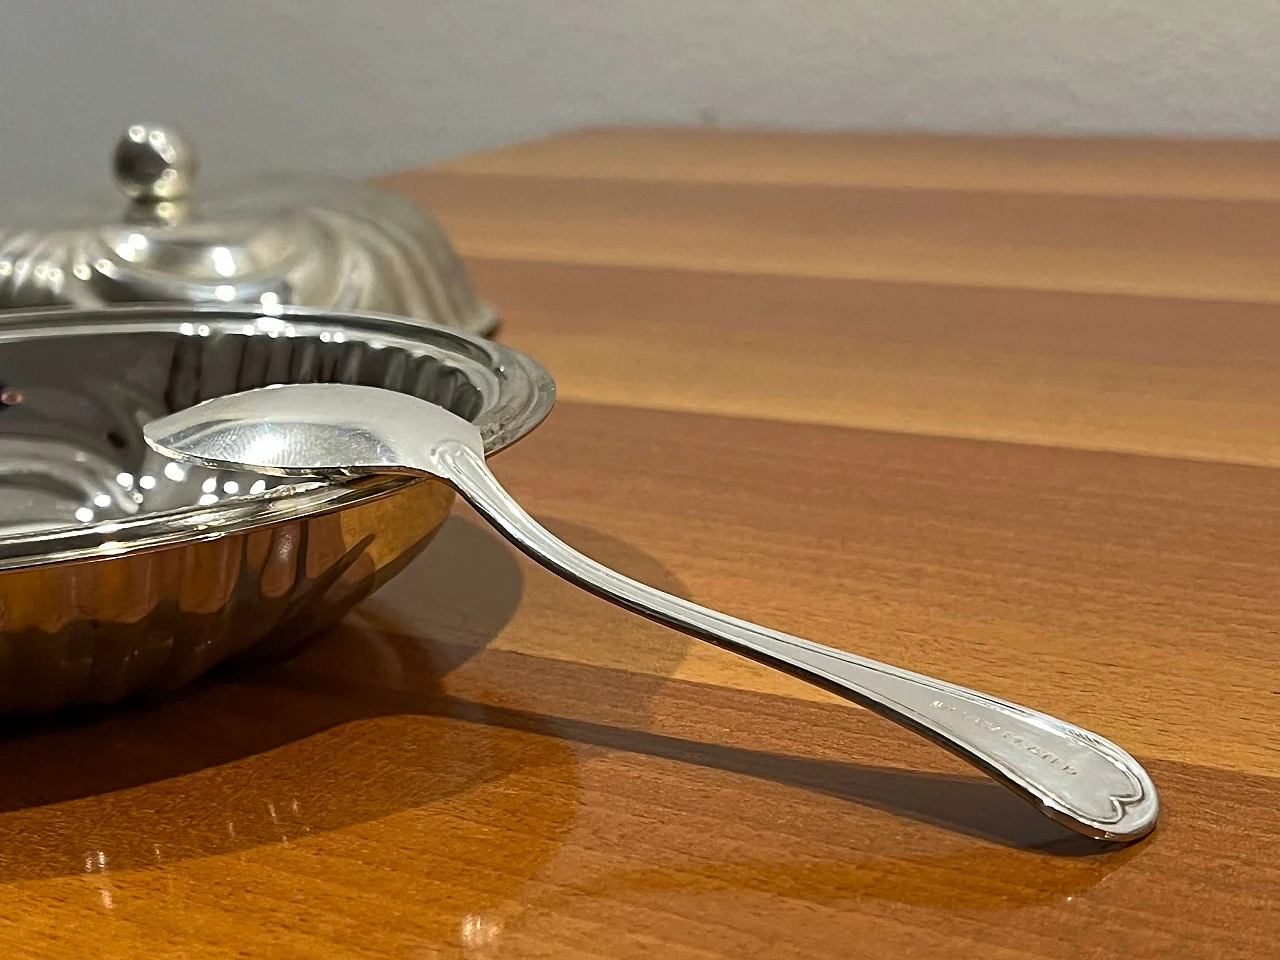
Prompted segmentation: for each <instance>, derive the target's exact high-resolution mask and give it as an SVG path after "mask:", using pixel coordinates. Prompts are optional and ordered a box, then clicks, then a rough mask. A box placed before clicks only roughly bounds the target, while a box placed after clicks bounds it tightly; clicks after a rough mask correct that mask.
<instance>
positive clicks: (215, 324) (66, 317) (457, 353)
mask: <svg viewBox="0 0 1280 960" xmlns="http://www.w3.org/2000/svg"><path fill="white" fill-rule="evenodd" d="M318 326H325V327H328V328H329V330H330V331H331V333H337V332H339V331H340V332H341V334H342V335H343V336H346V335H348V334H350V333H358V334H360V339H361V340H363V341H364V342H373V343H376V344H378V345H380V346H396V345H405V346H410V347H414V348H416V349H418V350H420V351H423V352H434V353H436V354H437V355H440V356H441V357H442V358H446V357H447V358H448V359H449V361H450V362H451V364H452V365H453V366H455V367H457V368H459V369H461V370H462V371H463V373H464V374H467V373H468V370H470V371H472V373H474V372H475V371H477V370H485V371H487V374H488V376H487V377H486V378H485V382H479V383H478V382H477V381H476V378H475V376H473V375H472V374H468V378H469V379H470V380H471V382H472V383H473V384H474V385H475V386H477V387H478V388H479V389H480V391H481V393H482V395H483V396H484V406H483V408H482V409H481V411H480V413H479V414H478V415H477V417H476V420H475V423H476V425H477V426H478V427H479V428H480V432H481V435H482V437H483V438H484V444H485V455H486V456H491V455H493V454H494V453H497V452H498V451H499V450H502V449H504V448H506V447H508V446H510V445H511V444H513V443H515V442H516V441H518V440H520V439H523V438H524V437H525V436H527V435H528V434H529V433H530V432H531V431H532V430H533V429H534V428H535V427H537V426H538V424H540V423H541V422H542V421H543V420H544V419H545V418H546V416H547V414H549V413H550V412H551V409H552V407H553V406H554V405H555V399H556V386H555V381H554V380H553V379H552V377H551V374H550V373H549V372H548V371H547V370H546V368H545V367H543V366H542V365H541V364H540V363H538V362H537V361H536V360H534V359H533V358H532V357H530V356H528V355H527V354H524V353H522V352H520V351H518V350H515V349H512V348H511V347H508V346H505V345H503V344H500V343H494V342H493V341H491V340H486V339H484V338H482V337H478V336H475V335H472V334H470V333H465V332H463V331H461V330H458V329H457V328H455V327H445V326H441V325H439V324H434V323H429V322H427V321H424V320H418V319H415V318H410V317H401V316H394V315H391V314H383V313H373V312H368V311H347V310H331V309H325V308H319V307H301V306H294V305H285V304H280V305H275V304H272V305H270V308H269V309H267V308H265V307H263V306H261V305H256V304H238V303H225V304H224V303H216V304H215V303H198V304H192V303H146V304H121V305H117V304H113V305H110V306H103V307H92V308H82V307H38V308H34V309H30V310H0V345H3V344H4V343H6V342H14V341H21V340H47V339H50V338H54V337H62V336H84V335H96V334H108V333H116V334H119V333H170V332H171V333H177V334H185V335H188V336H207V335H209V334H210V333H211V332H213V331H214V330H215V328H216V329H218V330H219V331H221V332H228V333H241V334H244V335H251V336H253V335H258V336H272V337H278V336H281V335H285V336H292V335H296V333H297V332H298V327H303V328H308V327H309V328H314V327H318ZM424 334H425V336H424ZM490 378H491V379H490ZM418 482H421V481H420V480H418V479H417V478H412V477H391V476H385V477H384V476H380V477H359V478H351V479H350V480H343V481H337V482H334V481H320V480H315V481H306V482H303V483H298V484H288V485H284V486H278V487H275V488H273V489H271V490H268V491H266V492H264V493H260V494H247V495H244V496H241V497H236V498H234V499H229V500H223V501H219V502H218V503H217V504H212V505H208V506H199V505H194V504H193V505H191V506H186V507H179V508H175V509H172V510H163V511H157V512H155V513H148V514H144V515H142V516H139V517H130V518H127V519H124V520H103V521H98V522H95V523H88V524H84V525H82V526H75V527H60V528H57V529H53V530H42V531H39V532H38V533H27V534H15V535H13V536H10V537H4V536H0V547H3V551H4V554H5V555H3V556H0V572H8V571H12V570H20V569H26V568H30V567H36V566H45V565H48V564H55V563H72V562H83V561H90V560H99V559H110V558H113V557H119V556H123V555H125V554H132V553H137V552H142V551H147V550H155V549H159V548H163V547H169V546H173V545H178V544H187V543H196V542H201V541H208V540H216V539H219V538H221V537H225V536H229V535H233V534H241V533H247V532H249V531H251V530H255V529H258V528H260V527H265V526H268V525H271V524H275V523H281V522H287V521H291V520H292V521H297V520H301V519H303V518H306V517H311V516H316V515H319V514H324V513H330V512H334V511H337V510H342V509H345V508H347V507H352V506H356V505H358V504H362V503H367V502H369V501H372V500H375V499H378V498H380V497H383V496H387V495H389V494H392V493H395V492H397V491H399V490H403V489H405V488H406V487H408V486H410V485H412V484H414V483H418Z"/></svg>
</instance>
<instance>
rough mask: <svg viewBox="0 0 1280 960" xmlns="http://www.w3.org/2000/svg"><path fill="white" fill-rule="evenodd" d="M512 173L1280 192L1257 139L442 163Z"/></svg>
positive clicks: (1272, 160)
mask: <svg viewBox="0 0 1280 960" xmlns="http://www.w3.org/2000/svg"><path fill="white" fill-rule="evenodd" d="M436 169H438V170H447V171H450V172H460V173H477V174H499V175H512V176H519V177H531V176H538V177H554V178H567V177H572V178H589V179H620V180H650V181H653V180H667V181H676V182H683V183H739V184H794V185H799V186H814V185H822V186H835V187H882V188H889V189H917V190H969V191H990V192H992V193H997V194H1007V193H1052V194H1078V195H1098V196H1122V197H1133V196H1144V197H1187V198H1200V199H1214V198H1217V199H1240V200H1261V199H1270V200H1275V199H1280V145H1277V144H1275V143H1272V142H1270V141H1264V140H1253V141H1249V140H1235V141H1217V142H1214V141H1197V140H1162V139H1154V138H1124V137H1041V138H1027V137H975V136H969V137H955V136H931V135H927V134H926V135H922V134H893V133H885V134H864V133H859V134H847V133H827V132H808V133H799V132H794V131H786V132H781V131H762V130H725V129H713V128H705V129H700V130H699V129H687V128H686V129H668V130H662V129H653V128H648V127H644V128H626V127H614V128H598V129H587V130H575V131H572V132H569V133H564V134H561V135H559V136H554V137H547V138H546V139H544V140H535V141H532V142H530V143H521V144H517V145H516V146H512V147H507V148H505V149H502V150H495V151H492V152H489V153H481V154H473V155H471V156H466V157H460V158H458V159H456V160H452V161H449V162H446V163H442V164H439V165H438V166H437V167H436Z"/></svg>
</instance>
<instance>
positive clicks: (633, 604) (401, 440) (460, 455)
mask: <svg viewBox="0 0 1280 960" xmlns="http://www.w3.org/2000/svg"><path fill="white" fill-rule="evenodd" d="M146 438H147V442H148V443H149V444H151V446H153V447H154V448H155V449H156V450H158V451H160V452H161V453H163V454H167V455H169V456H171V457H176V458H178V459H180V460H186V461H190V462H193V463H199V464H204V465H205V466H210V467H216V468H222V469H238V470H252V471H256V472H258V473H266V474H274V475H278V476H309V477H316V476H326V475H328V476H333V475H339V476H353V475H359V474H370V473H402V474H410V475H418V476H422V475H429V476H432V477H437V478H439V479H441V480H443V481H445V482H446V483H448V484H449V485H450V486H452V487H453V488H454V489H456V490H457V491H458V492H459V493H460V494H462V496H463V497H465V498H466V499H467V502H469V503H470V504H471V505H472V506H473V507H475V509H476V510H478V511H479V512H480V514H481V515H482V516H483V517H484V518H485V519H486V520H488V521H489V522H490V523H491V524H493V525H494V526H495V527H496V528H497V529H498V530H499V531H500V532H501V533H502V534H503V535H504V536H506V537H507V539H509V540H510V541H511V542H512V543H513V544H515V545H516V546H517V547H519V548H520V549H521V550H523V551H524V552H525V553H526V554H528V555H529V556H530V557H532V558H533V559H534V560H536V561H538V562H539V563H541V564H542V565H543V566H544V567H546V568H548V569H549V570H551V571H553V572H555V573H558V574H560V576H562V577H564V578H565V579H567V580H569V581H571V582H573V583H576V584H578V586H580V587H583V588H585V589H587V590H589V591H591V592H592V593H594V594H596V595H597V596H600V597H603V598H604V599H606V600H611V601H612V602H614V603H616V604H618V605H619V606H623V607H626V608H627V609H629V610H632V611H634V612H636V613H639V614H640V615H642V616H645V617H648V618H650V619H651V620H656V621H657V622H658V623H662V624H665V625H667V626H669V627H673V628H675V629H676V630H680V631H683V632H684V633H687V634H689V635H690V636H693V637H697V638H698V639H700V640H706V641H708V642H710V643H713V644H715V645H716V646H718V647H723V648H725V649H727V650H732V651H734V652H735V653H740V654H742V655H743V656H746V657H750V658H751V659H752V660H757V661H759V662H761V663H765V664H768V665H769V666H771V667H775V668H777V669H778V670H781V671H783V672H784V673H789V674H791V675H793V676H796V677H799V678H801V679H802V680H807V681H809V682H810V683H813V684H815V685H817V686H819V687H822V688H824V689H826V690H830V691H832V692H833V693H836V694H839V695H840V696H842V697H845V698H847V699H849V700H852V701H853V702H855V703H859V704H861V705H863V706H865V707H868V708H870V709H871V710H874V711H875V712H876V713H879V714H880V715H881V716H884V717H887V718H888V719H890V720H893V721H896V722H897V723H900V724H901V725H902V726H904V727H907V728H908V729H910V730H914V731H915V732H917V733H920V734H922V735H924V736H926V737H928V738H929V739H930V740H933V741H934V742H935V743H938V744H940V745H942V746H943V747H946V748H947V749H948V750H951V751H952V752H953V753H955V754H957V755H958V756H960V757H961V758H963V759H965V760H967V761H969V762H970V763H972V764H973V765H974V766H976V767H978V768H979V769H980V770H983V771H984V772H986V773H987V774H989V775H990V776H991V777H993V778H994V779H996V780H997V781H999V782H1000V783H1002V784H1004V785H1005V786H1007V787H1009V788H1010V789H1012V790H1013V791H1014V792H1015V793H1017V794H1018V795H1019V796H1021V797H1023V798H1024V799H1025V800H1028V801H1030V802H1031V803H1032V804H1034V805H1035V806H1037V807H1038V808H1039V809H1040V810H1041V811H1042V812H1043V813H1045V814H1046V815H1048V816H1050V817H1052V818H1053V819H1054V820H1057V821H1058V822H1059V823H1062V824H1065V825H1066V826H1068V827H1070V828H1071V829H1073V830H1076V831H1078V832H1080V833H1083V834H1085V835H1087V836H1090V837H1096V838H1099V839H1104V840H1136V839H1137V838H1139V837H1141V836H1143V835H1145V834H1146V833H1148V832H1150V831H1151V829H1152V828H1153V827H1154V826H1155V823H1156V816H1157V813H1158V810H1159V801H1158V800H1157V799H1156V790H1155V786H1154V785H1153V784H1152V782H1151V778H1150V777H1149V776H1148V775H1147V772H1146V771H1145V770H1143V769H1142V767H1141V766H1140V765H1139V764H1138V762H1137V761H1136V760H1134V759H1133V757H1131V756H1129V754H1128V753H1126V752H1125V751H1124V750H1122V749H1120V748H1119V747H1118V746H1116V745H1115V744H1114V743H1112V742H1111V741H1109V740H1106V739H1103V738H1102V737H1100V736H1098V735H1097V734H1095V733H1090V732H1089V731H1088V730H1084V729H1082V728H1080V727H1077V726H1075V725H1074V724H1070V723H1067V722H1066V721H1064V720H1059V719H1057V718H1055V717H1051V716H1048V715H1047V714H1043V713H1038V712H1036V711H1034V710H1030V709H1028V708H1027V707H1022V706H1019V705H1017V704H1015V703H1010V702H1008V701H1007V700H1000V699H998V698H996V697H992V696H988V695H987V694H985V693H979V692H977V691H976V690H969V689H967V688H965V687H960V686H956V685H955V684H951V683H947V682H945V681H943V680H935V679H933V678H932V677H927V676H924V675H922V674H919V673H911V672H909V671H907V670H902V669H900V668H898V667H892V666H889V665H888V664H884V663H879V662H877V661H875V660H870V659H867V658H865V657H859V656H856V655H855V654H852V653H845V652H844V651H843V650H836V649H834V648H832V647H825V646H822V645H821V644H818V643H812V642H810V641H808V640H801V639H800V638H798V637H792V636H789V635H787V634H785V633H779V632H777V631H775V630H770V629H768V628H766V627H761V626H757V625H756V624H754V623H749V622H747V621H746V620H738V619H736V618H734V617H730V616H727V615H726V614H723V613H717V612H716V611H714V610H709V609H707V608H706V607H700V606H698V605H697V604H695V603H690V602H689V601H687V600H681V599H680V598H679V597H673V596H670V595H669V594H666V593H662V592H661V591H659V590H655V589H654V588H653V587H648V586H645V585H644V584H642V583H638V582H636V581H635V580H631V579H628V578H627V577H624V576H622V575H621V574H620V573H616V572H614V571H613V570H610V569H609V568H608V567H604V566H601V565H600V564H598V563H596V562H595V561H594V560H591V559H590V558H588V557H585V556H583V555H582V554H581V553H578V552H577V551H576V550H574V549H573V548H572V547H570V546H568V545H567V544H565V543H563V542H561V541H560V540H557V539H556V538H555V537H554V536H552V535H551V534H550V533H549V532H547V531H546V530H544V529H543V528H542V527H541V526H540V525H539V524H538V523H537V521H535V520H534V519H533V518H532V517H530V516H529V514H527V513H525V511H524V510H523V509H522V508H521V507H520V505H519V504H518V503H516V501H515V500H513V499H512V498H511V496H510V495H509V494H508V493H507V492H506V491H505V490H503V489H502V487H501V485H500V484H499V483H498V481H497V480H496V479H495V478H494V476H493V474H492V473H490V472H489V468H488V467H487V466H486V465H485V462H484V445H483V443H482V442H481V438H480V433H479V431H478V430H477V429H476V428H475V427H474V426H472V425H471V424H470V423H468V422H467V421H465V420H463V419H462V418H460V417H457V416H455V415H454V414H452V413H450V412H449V411H447V410H445V409H444V408H443V407H440V406H437V405H435V404H433V403H429V402H427V401H425V400H419V399H417V398H415V397H411V396H408V395H406V394H401V393H395V392H393V391H390V390H382V389H379V388H376V387H357V386H350V385H347V384H301V385H285V386H275V387H264V388H262V389H259V390H250V391H247V392H245V393H237V394H230V395H228V396H224V397H217V398H215V399H213V400H208V401H206V402H204V403H201V404H199V405H197V406H194V407H190V408H188V409H186V410H182V411H180V412H178V413H174V414H171V415H169V416H167V417H164V418H162V419H160V420H156V421H154V422H152V423H150V424H148V425H147V427H146Z"/></svg>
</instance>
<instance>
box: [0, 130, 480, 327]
mask: <svg viewBox="0 0 1280 960" xmlns="http://www.w3.org/2000/svg"><path fill="white" fill-rule="evenodd" d="M198 169H199V164H198V162H197V158H196V153H195V149H194V147H193V146H192V145H191V143H190V142H189V141H188V140H187V138H186V137H184V136H183V135H182V134H181V133H179V132H178V131H177V130H175V129H173V128H171V127H162V126H156V125H153V124H134V125H133V126H131V127H129V129H128V130H127V131H126V132H125V133H124V135H123V136H121V138H120V140H119V142H118V143H117V144H116V149H115V154H114V157H113V171H114V175H115V181H116V185H117V187H119V189H120V191H121V192H123V193H124V195H125V197H126V198H127V199H126V200H125V202H124V203H123V204H122V203H121V201H120V199H119V198H118V197H117V198H116V199H115V200H113V201H109V202H101V201H99V200H98V199H90V200H86V201H82V202H79V203H77V202H73V201H72V200H71V199H70V195H68V197H66V198H64V201H63V203H61V204H60V205H59V206H58V207H57V208H51V207H49V206H47V205H41V206H36V207H34V208H29V209H24V208H23V207H22V205H21V198H15V197H0V309H13V308H30V307H36V306H51V305H57V304H68V305H76V306H85V307H87V306H101V305H104V304H111V303H137V302H144V301H146V302H150V301H165V302H195V303H227V302H235V303H255V304H261V305H263V306H264V307H268V308H274V307H275V306H277V305H280V304H299V305H304V306H312V307H324V308H328V309H334V310H363V311H377V312H382V313H394V314H398V315H400V316H406V317H415V318H417V319H421V320H427V321H429V322H431V323H436V324H439V325H442V326H447V327H456V328H457V329H459V330H464V331H466V332H468V333H475V334H481V335H485V334H489V333H491V332H492V331H493V330H494V328H495V327H496V326H497V323H498V316H497V313H496V312H495V311H494V309H493V308H492V307H491V306H489V305H488V304H485V303H483V302H481V301H480V300H479V299H478V298H477V297H476V294H475V291H474V289H473V288H472V286H471V282H470V279H469V278H468V276H467V272H466V269H465V267H464V266H463V264H462V261H461V260H460V259H459V258H458V255H457V253H456V252H455V251H454V249H453V247H452V246H451V245H450V243H449V240H448V237H446V236H445V233H444V231H443V230H442V229H441V228H440V226H439V224H437V223H436V222H435V220H433V219H432V218H431V217H430V216H429V215H428V214H427V213H425V212H424V211H423V210H421V209H420V208H419V207H417V206H416V205H414V204H413V203H411V202H410V201H408V200H406V199H405V198H404V197H400V196H397V195H396V194H394V193H390V192H388V191H386V190H381V189H378V188H376V187H372V186H368V185H364V184H359V183H354V182H352V181H349V180H345V179H342V178H340V177H326V176H314V175H300V174H271V175H265V176H258V177H254V178H252V179H250V180H247V181H243V182H240V183H229V184H223V185H221V186H215V187H213V188H211V189H206V188H202V189H201V190H199V191H196V190H195V179H196V173H197V170H198Z"/></svg>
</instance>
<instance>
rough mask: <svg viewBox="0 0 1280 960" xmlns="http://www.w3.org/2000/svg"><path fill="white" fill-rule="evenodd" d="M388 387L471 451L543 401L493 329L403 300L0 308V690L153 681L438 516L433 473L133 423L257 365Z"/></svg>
mask: <svg viewBox="0 0 1280 960" xmlns="http://www.w3.org/2000/svg"><path fill="white" fill-rule="evenodd" d="M293 382H344V383H359V384H366V385H370V386H380V387H385V388H389V389H393V390H400V391H402V392H405V393H411V394H413V395H415V396H419V397H423V398H425V399H429V400H432V401H434V402H436V403H439V404H441V405H443V406H445V407H447V408H448V409H450V410H452V411H453V412H455V413H457V414H459V415H460V416H463V417H465V418H466V419H468V420H471V421H472V422H474V423H475V424H477V425H478V426H479V428H480V430H481V433H482V435H483V437H484V442H485V448H486V452H488V453H492V452H493V451H495V450H498V449H500V448H502V447H504V446H506V445H507V444H509V443H512V442H513V441H515V440H517V439H519V438H520V437H521V436H523V435H524V434H525V433H527V432H528V431H529V430H531V429H532V428H533V427H534V426H536V425H537V424H538V423H539V422H540V421H541V420H542V418H543V417H544V416H545V415H546V414H547V412H548V411H549V410H550V408H551V405H552V403H553V402H554V395H555V387H554V384H553V382H552V380H551V378H550V376H549V375H548V374H547V373H546V371H545V370H543V369H542V368H541V367H540V366H539V365H538V364H537V363H535V362H534V361H533V360H531V359H530V358H528V357H526V356H524V355H523V354H520V353H517V352H516V351H514V350H511V349H509V348H506V347H503V346H500V345H498V344H494V343H491V342H489V341H486V340H482V339H478V338H475V337H471V336H468V335H465V334H462V333H459V332H457V331H453V330H448V329H445V328H442V327H436V326H430V325H426V324H423V323H420V322H418V321H414V320H410V319H406V318H397V317H390V316H380V315H372V314H342V313H333V312H326V311H319V310H309V309H304V308H297V307H284V306H278V307H276V308H275V309H273V310H271V311H270V312H269V313H266V312H264V311H263V310H261V309H254V308H251V307H247V306H234V305H193V306H174V305H167V306H166V305H146V306H130V307H112V308H102V309H93V310H68V309H52V310H49V309H46V310H36V311H27V312H16V311H15V312H9V313H5V314H0V710H3V711H11V710H47V709H51V708H54V707H58V706H61V705H63V704H67V703H73V702H108V701H112V700H116V699H118V698H120V697H122V696H125V695H127V694H129V693H132V692H134V691H137V690H142V689H147V688H170V687H175V686H178V685H180V684H183V683H185V682H187V681H189V680H191V679H192V678H194V677H196V676H198V675H199V674H201V673H203V672H204V671H205V670H207V669H209V668H210V667H211V666H213V665H214V664H215V663H218V662H219V661H221V660H223V659H224V658H227V657H230V656H234V655H237V654H242V653H245V652H247V651H250V650H254V651H263V650H266V649H269V648H271V647H274V646H277V645H281V644H287V643H291V642H294V641H296V640H298V639H300V638H302V637H305V636H306V635H308V634H310V633H313V632H315V631H316V630H319V629H320V628H322V627H323V626H325V625H327V624H329V623H331V622H332V621H334V620H335V619H337V618H339V617H341V616H342V615H343V614H344V613H345V612H346V611H347V610H348V609H350V608H351V606H352V605H354V604H355V603H357V602H358V601H359V600H361V599H363V598H364V597H366V596H368V595H369V594H370V593H371V592H372V591H374V590H376V589H377V588H378V587H379V586H380V585H381V584H383V583H385V582H386V581H387V580H388V579H389V578H390V577H392V576H394V575H395V574H396V573H397V572H398V571H399V570H400V569H402V568H403V567H404V566H405V565H406V564H407V563H408V562H409V561H410V560H411V559H412V558H413V557H414V556H415V555H417V553H418V552H419V551H421V550H422V549H423V548H424V547H425V546H426V545H427V544H428V543H429V542H430V540H431V538H432V536H433V535H434V534H435V533H436V531H437V530H439V528H440V526H441V524H442V523H443V522H444V520H445V517H446V515H447V514H448V511H449V509H450V506H451V504H452V502H453V493H452V491H451V490H450V489H449V488H448V487H446V486H445V485H444V484H443V483H440V482H438V481H432V480H427V481H410V480H406V479H403V478H388V477H380V478H365V479H353V480H351V481H349V482H346V483H339V484H334V483H321V482H312V481H308V482H305V483H296V482H292V483H291V482H289V481H284V480H281V479H279V478H274V479H273V478H269V477H260V476H256V475H253V474H238V473H228V472H224V471H214V470H206V469H200V468H188V467H185V466H182V465H180V464H178V463H176V462H174V461H170V460H167V459H166V458H164V457H162V456H160V455H159V454H156V453H154V452H153V451H151V450H150V449H149V448H148V447H147V446H146V444H145V442H144V441H143V437H142V426H143V424H145V423H146V422H148V421H149V420H151V419H154V418H155V417H157V416H159V415H161V414H164V413H167V412H170V411H173V410H177V409H182V408H184V407H186V406H189V405H191V404H194V403H196V402H198V401H200V400H204V399H208V398H209V397H213V396H217V395H221V394H224V393H230V392H235V391H238V390H243V389H246V388H249V387H254V386H264V385H266V384H271V383H293Z"/></svg>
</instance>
